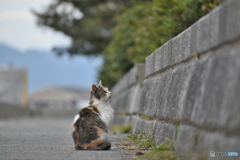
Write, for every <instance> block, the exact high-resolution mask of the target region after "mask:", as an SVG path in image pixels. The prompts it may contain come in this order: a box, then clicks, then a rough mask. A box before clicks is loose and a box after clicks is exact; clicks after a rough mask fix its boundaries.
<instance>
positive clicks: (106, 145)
mask: <svg viewBox="0 0 240 160" xmlns="http://www.w3.org/2000/svg"><path fill="white" fill-rule="evenodd" d="M111 96H112V94H111V92H110V91H108V89H107V88H105V87H103V86H102V83H101V81H100V82H99V84H98V86H96V85H94V84H93V85H92V89H91V96H90V103H89V104H90V106H88V107H85V108H83V109H82V110H81V111H80V112H79V114H78V115H76V116H75V119H74V121H73V132H72V137H73V141H74V145H75V148H76V149H77V150H108V149H110V147H111V143H110V141H109V136H108V129H109V125H110V123H111V121H112V119H113V109H112V108H111V106H110V105H109V102H108V101H109V99H110V98H111Z"/></svg>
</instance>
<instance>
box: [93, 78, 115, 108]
mask: <svg viewBox="0 0 240 160" xmlns="http://www.w3.org/2000/svg"><path fill="white" fill-rule="evenodd" d="M111 97H112V93H111V92H110V91H108V88H106V87H103V85H102V82H101V81H100V82H99V84H98V85H97V86H96V85H95V84H93V85H92V89H91V100H90V104H93V103H97V101H100V102H101V101H104V102H107V101H108V100H109V99H110V98H111Z"/></svg>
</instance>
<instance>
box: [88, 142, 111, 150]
mask: <svg viewBox="0 0 240 160" xmlns="http://www.w3.org/2000/svg"><path fill="white" fill-rule="evenodd" d="M110 148H111V143H110V142H109V141H105V142H103V143H101V144H100V145H98V146H88V147H87V148H86V150H109V149H110Z"/></svg>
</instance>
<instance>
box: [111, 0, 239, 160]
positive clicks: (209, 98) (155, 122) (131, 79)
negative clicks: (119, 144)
mask: <svg viewBox="0 0 240 160" xmlns="http://www.w3.org/2000/svg"><path fill="white" fill-rule="evenodd" d="M142 68H144V69H145V73H144V69H142ZM112 91H113V95H114V97H113V99H112V101H111V104H112V106H113V108H114V109H115V117H116V118H115V123H117V124H120V123H125V124H126V123H128V122H129V121H131V123H132V130H133V131H138V130H140V131H147V132H152V131H153V132H154V134H155V141H156V142H164V141H165V140H166V138H170V139H172V140H174V141H176V143H175V149H176V151H177V152H178V153H179V154H185V155H187V154H191V155H194V156H196V157H202V156H205V157H207V159H211V157H210V155H209V154H210V151H215V152H238V154H240V1H239V0H227V1H225V3H223V4H222V5H220V6H219V7H217V8H215V9H214V10H213V11H212V12H210V13H209V14H208V15H206V16H204V17H202V18H201V19H200V20H198V21H197V22H196V23H195V24H193V25H192V26H191V27H189V28H188V29H187V30H185V31H184V32H182V33H181V34H179V35H178V36H176V37H174V38H172V39H171V40H170V41H168V42H167V43H166V44H164V45H163V46H161V47H160V48H159V49H157V50H156V51H155V52H153V53H152V54H150V55H149V56H148V57H146V61H145V66H144V65H143V64H141V65H139V64H136V65H135V66H134V68H133V69H132V70H130V71H129V72H128V73H127V74H126V75H125V76H124V77H123V78H122V79H121V80H120V81H119V82H118V83H117V84H116V85H115V86H114V87H113V89H112ZM150 135H151V134H150ZM226 158H227V157H224V156H223V157H218V159H226Z"/></svg>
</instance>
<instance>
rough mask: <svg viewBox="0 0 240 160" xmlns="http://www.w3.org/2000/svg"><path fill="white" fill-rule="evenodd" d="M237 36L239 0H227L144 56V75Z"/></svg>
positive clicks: (239, 24) (239, 29)
mask: <svg viewBox="0 0 240 160" xmlns="http://www.w3.org/2000/svg"><path fill="white" fill-rule="evenodd" d="M238 37H240V1H239V0H227V1H225V2H224V3H223V4H222V5H220V6H218V7H216V8H215V9H214V10H213V11H211V12H210V13H209V14H207V15H206V16H204V17H202V18H201V19H200V20H198V21H197V22H196V23H194V24H193V25H192V26H191V27H189V28H188V29H186V30H185V31H183V32H182V33H180V34H179V35H178V36H176V37H174V38H172V39H171V40H169V41H168V42H167V43H165V44H164V45H163V46H161V47H160V48H158V49H157V50H156V51H154V52H153V53H152V54H150V55H149V56H148V57H146V68H145V76H146V77H147V76H149V75H151V74H153V73H155V72H158V71H161V70H164V69H167V68H168V67H171V66H174V65H176V64H178V63H180V62H183V61H185V60H188V59H190V58H193V57H194V56H196V54H201V53H204V52H206V51H208V50H210V49H212V48H215V47H217V46H219V45H221V44H223V43H227V42H229V41H232V40H235V39H237V38H238Z"/></svg>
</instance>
